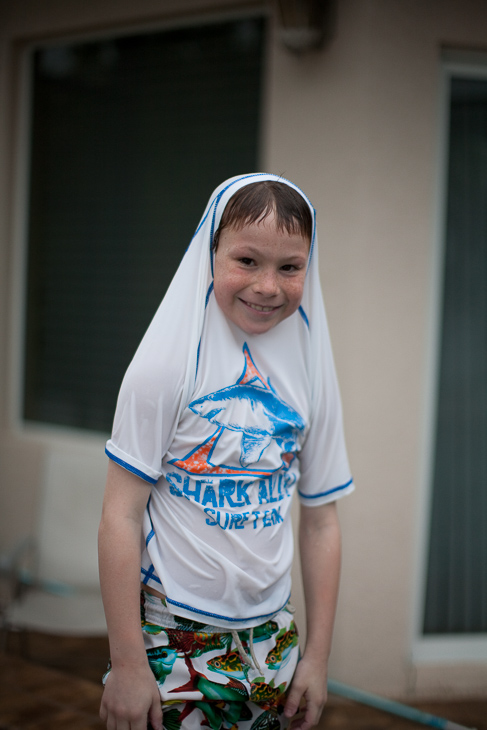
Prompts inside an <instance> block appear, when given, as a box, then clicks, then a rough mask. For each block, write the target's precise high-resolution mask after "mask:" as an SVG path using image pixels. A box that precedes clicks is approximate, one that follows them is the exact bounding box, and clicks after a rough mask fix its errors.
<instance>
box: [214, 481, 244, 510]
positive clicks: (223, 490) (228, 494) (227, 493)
mask: <svg viewBox="0 0 487 730" xmlns="http://www.w3.org/2000/svg"><path fill="white" fill-rule="evenodd" d="M234 492H235V481H234V480H233V479H222V480H221V482H220V491H219V501H218V506H219V507H224V506H225V498H226V499H227V502H228V504H229V506H230V507H237V506H239V505H237V504H235V502H234V501H233V499H232V494H233V493H234Z"/></svg>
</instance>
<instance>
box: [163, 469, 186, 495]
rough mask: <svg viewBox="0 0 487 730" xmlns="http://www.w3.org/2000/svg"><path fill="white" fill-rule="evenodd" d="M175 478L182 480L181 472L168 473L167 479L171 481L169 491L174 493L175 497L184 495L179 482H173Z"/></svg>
mask: <svg viewBox="0 0 487 730" xmlns="http://www.w3.org/2000/svg"><path fill="white" fill-rule="evenodd" d="M173 479H176V480H177V481H178V482H181V477H180V476H179V474H167V475H166V480H167V481H168V482H169V492H170V493H171V494H172V495H174V497H182V496H183V492H182V489H181V487H178V485H177V484H175V483H174V482H173Z"/></svg>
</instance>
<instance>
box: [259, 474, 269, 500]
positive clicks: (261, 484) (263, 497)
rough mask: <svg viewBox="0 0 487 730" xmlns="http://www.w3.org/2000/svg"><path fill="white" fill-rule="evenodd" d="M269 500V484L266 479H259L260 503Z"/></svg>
mask: <svg viewBox="0 0 487 730" xmlns="http://www.w3.org/2000/svg"><path fill="white" fill-rule="evenodd" d="M266 502H267V484H266V480H265V479H261V480H260V481H259V504H265V503H266Z"/></svg>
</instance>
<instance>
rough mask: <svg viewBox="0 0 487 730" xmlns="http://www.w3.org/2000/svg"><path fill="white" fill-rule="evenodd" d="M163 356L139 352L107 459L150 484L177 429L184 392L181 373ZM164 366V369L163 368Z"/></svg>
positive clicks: (125, 385)
mask: <svg viewBox="0 0 487 730" xmlns="http://www.w3.org/2000/svg"><path fill="white" fill-rule="evenodd" d="M162 358H164V353H163V352H161V353H159V354H158V353H154V354H153V355H152V356H150V357H147V354H146V353H141V352H137V353H136V356H135V357H134V360H133V361H132V363H131V364H130V366H129V368H128V370H127V372H126V374H125V377H124V379H123V382H122V386H121V388H120V393H119V396H118V401H117V407H116V410H115V418H114V423H113V431H112V435H111V438H110V440H109V441H108V442H107V444H106V449H105V451H106V453H107V455H108V456H109V457H110V458H111V459H112V460H113V461H115V462H116V463H117V464H119V465H120V466H122V467H124V468H125V469H127V470H128V471H131V472H133V473H134V474H136V475H137V476H139V477H141V478H142V479H144V480H145V481H147V482H149V483H150V484H155V483H156V482H157V480H158V479H159V477H160V476H161V474H162V468H161V467H162V460H163V458H164V456H165V454H166V452H167V450H168V448H169V446H170V444H171V441H172V439H173V436H174V432H175V429H176V425H177V421H178V417H179V409H180V404H181V398H182V392H183V376H184V373H183V372H182V370H181V369H179V370H177V369H175V368H171V367H168V365H167V359H168V358H167V355H166V361H165V362H164V363H163V362H162ZM163 365H164V367H163Z"/></svg>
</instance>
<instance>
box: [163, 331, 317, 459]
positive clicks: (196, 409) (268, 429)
mask: <svg viewBox="0 0 487 730" xmlns="http://www.w3.org/2000/svg"><path fill="white" fill-rule="evenodd" d="M243 355H244V361H245V364H244V369H243V372H242V375H241V376H240V378H239V379H238V380H237V382H236V383H235V384H234V385H231V386H229V387H226V388H222V389H221V390H217V391H216V392H215V393H210V394H208V395H206V396H204V397H202V398H198V399H197V400H194V401H192V402H191V403H190V404H189V408H190V409H191V411H193V413H195V414H196V415H198V416H200V417H201V418H205V419H206V420H207V421H209V422H210V423H212V424H214V425H215V426H216V429H215V431H214V433H213V434H212V435H211V437H210V438H209V439H208V440H207V441H206V442H205V443H204V444H201V445H200V446H198V447H197V448H196V449H194V450H193V451H192V452H191V453H189V454H187V455H186V456H185V457H184V458H183V459H181V460H173V461H172V462H171V463H173V464H175V465H177V466H178V467H179V468H182V469H184V470H185V471H187V472H188V473H192V474H215V473H221V474H223V473H225V474H230V473H232V474H245V473H250V474H252V473H253V474H256V473H265V471H263V470H262V469H259V466H258V462H259V461H260V459H261V457H262V455H263V453H264V451H265V450H266V449H267V448H268V447H269V445H270V444H271V443H272V441H273V440H274V441H275V442H276V444H277V445H278V446H279V448H280V449H281V453H282V463H283V464H284V465H286V466H289V463H290V461H291V460H292V459H293V458H294V456H295V454H296V452H297V451H298V449H299V446H298V437H299V434H300V433H301V432H302V431H303V430H304V427H305V422H304V420H303V418H302V417H301V416H300V414H299V413H298V412H297V411H295V410H294V409H293V408H292V407H291V406H290V405H288V404H287V403H286V402H285V401H284V400H282V398H280V397H279V396H278V394H277V393H276V392H275V390H274V388H273V387H272V385H271V383H270V382H269V381H265V380H264V378H263V377H262V375H261V374H260V373H259V371H258V370H257V368H256V366H255V365H254V362H253V360H252V357H251V354H250V351H249V348H248V346H247V344H244V347H243ZM225 429H228V430H229V431H234V432H237V433H239V434H241V444H240V458H239V464H240V466H225V465H216V464H214V463H212V460H211V455H212V453H213V451H214V449H215V446H216V443H217V441H218V440H219V439H220V438H221V436H222V434H223V433H224V431H225Z"/></svg>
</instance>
